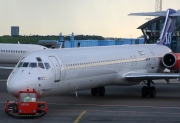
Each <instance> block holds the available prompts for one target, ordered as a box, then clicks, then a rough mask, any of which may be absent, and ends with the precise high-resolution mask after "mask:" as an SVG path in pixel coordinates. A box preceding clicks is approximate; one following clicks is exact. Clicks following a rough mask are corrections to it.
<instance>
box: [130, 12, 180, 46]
mask: <svg viewBox="0 0 180 123" xmlns="http://www.w3.org/2000/svg"><path fill="white" fill-rule="evenodd" d="M129 15H132V16H165V17H166V19H165V22H164V26H163V29H162V32H161V35H160V37H159V39H158V40H157V44H162V45H166V46H168V47H171V41H172V35H173V31H174V28H175V23H176V17H177V16H180V11H175V10H173V9H168V10H167V11H158V12H147V13H146V12H142V13H130V14H129Z"/></svg>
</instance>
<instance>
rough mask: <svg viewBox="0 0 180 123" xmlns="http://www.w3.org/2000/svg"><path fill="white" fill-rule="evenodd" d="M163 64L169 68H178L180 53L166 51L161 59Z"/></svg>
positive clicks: (179, 66)
mask: <svg viewBox="0 0 180 123" xmlns="http://www.w3.org/2000/svg"><path fill="white" fill-rule="evenodd" d="M162 63H163V65H164V66H165V67H166V68H168V69H170V70H179V69H180V53H167V54H165V55H164V56H163V59H162Z"/></svg>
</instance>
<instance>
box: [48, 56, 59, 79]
mask: <svg viewBox="0 0 180 123" xmlns="http://www.w3.org/2000/svg"><path fill="white" fill-rule="evenodd" d="M49 59H50V61H51V62H52V64H53V67H54V71H55V80H54V82H60V76H61V67H60V64H59V62H58V60H57V58H56V57H54V56H49Z"/></svg>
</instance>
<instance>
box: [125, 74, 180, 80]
mask: <svg viewBox="0 0 180 123" xmlns="http://www.w3.org/2000/svg"><path fill="white" fill-rule="evenodd" d="M125 78H126V79H127V80H157V79H165V80H168V79H179V78H180V74H179V73H128V74H126V75H125Z"/></svg>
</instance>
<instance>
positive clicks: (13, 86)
mask: <svg viewBox="0 0 180 123" xmlns="http://www.w3.org/2000/svg"><path fill="white" fill-rule="evenodd" d="M35 82H36V81H35V80H34V79H33V78H29V79H27V78H24V77H21V76H19V77H16V78H15V77H14V76H10V77H9V78H8V81H7V91H8V92H9V93H10V94H11V95H13V96H15V97H17V96H18V92H19V91H20V90H26V89H27V88H30V89H35Z"/></svg>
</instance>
